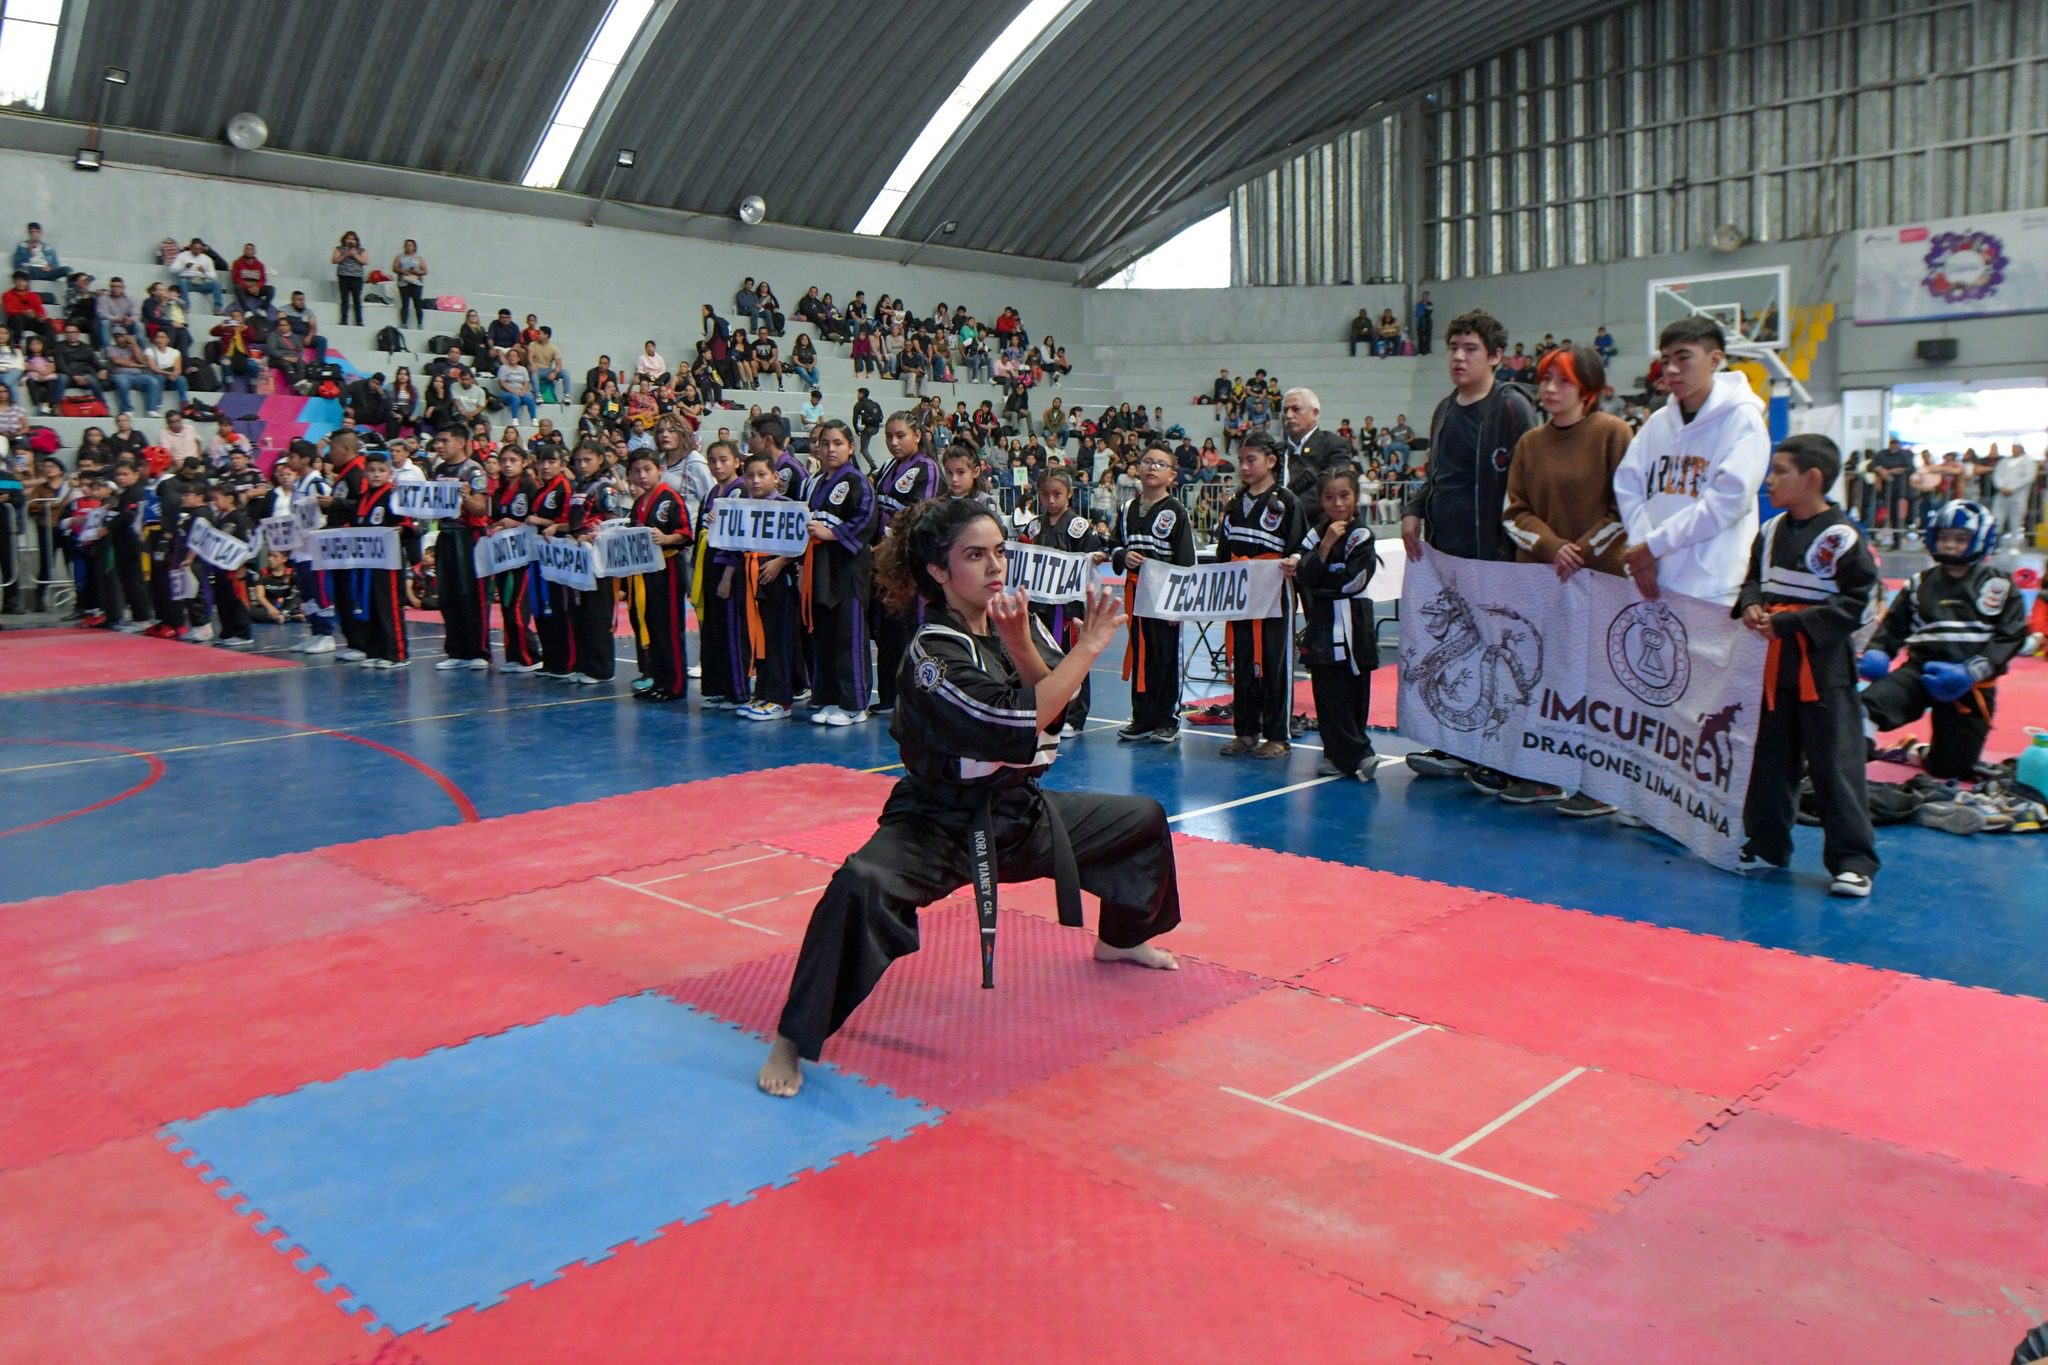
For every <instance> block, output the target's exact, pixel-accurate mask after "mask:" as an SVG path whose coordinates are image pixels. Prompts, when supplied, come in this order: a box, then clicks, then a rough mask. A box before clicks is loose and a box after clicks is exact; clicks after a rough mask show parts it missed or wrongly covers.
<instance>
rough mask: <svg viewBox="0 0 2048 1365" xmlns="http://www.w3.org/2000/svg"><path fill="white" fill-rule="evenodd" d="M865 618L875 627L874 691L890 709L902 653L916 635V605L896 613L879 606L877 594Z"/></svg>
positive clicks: (883, 706)
mask: <svg viewBox="0 0 2048 1365" xmlns="http://www.w3.org/2000/svg"><path fill="white" fill-rule="evenodd" d="M868 619H869V620H871V621H873V622H874V626H875V691H876V692H877V693H878V694H879V695H880V697H881V705H882V708H883V709H884V710H889V709H892V708H894V707H895V705H896V674H897V673H898V671H900V670H901V669H902V667H903V656H904V655H905V654H908V653H909V652H910V642H911V641H912V640H913V639H915V638H916V637H917V608H916V607H912V608H911V609H910V610H909V611H908V612H906V613H904V614H903V615H901V616H898V615H896V614H895V613H893V612H891V611H890V610H889V609H888V608H886V607H884V606H883V605H882V598H881V594H879V593H877V594H876V595H875V597H874V598H873V600H872V601H871V602H870V604H869V612H868Z"/></svg>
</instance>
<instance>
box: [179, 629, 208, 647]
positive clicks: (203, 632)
mask: <svg viewBox="0 0 2048 1365" xmlns="http://www.w3.org/2000/svg"><path fill="white" fill-rule="evenodd" d="M185 638H186V639H187V640H190V641H191V642H192V643H193V644H199V645H203V644H205V643H206V642H207V641H208V640H211V639H212V638H213V627H212V626H210V625H208V626H194V627H192V629H190V630H189V631H186V632H185Z"/></svg>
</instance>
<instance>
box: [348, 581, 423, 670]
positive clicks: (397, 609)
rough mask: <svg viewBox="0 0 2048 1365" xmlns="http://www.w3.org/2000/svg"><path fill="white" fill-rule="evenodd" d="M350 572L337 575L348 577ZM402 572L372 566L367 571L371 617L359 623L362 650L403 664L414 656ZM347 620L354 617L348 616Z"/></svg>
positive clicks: (373, 656)
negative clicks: (407, 631) (409, 642)
mask: <svg viewBox="0 0 2048 1365" xmlns="http://www.w3.org/2000/svg"><path fill="white" fill-rule="evenodd" d="M345 576H346V575H337V577H345ZM401 577H402V575H401V574H400V573H399V571H398V570H397V569H371V570H369V571H368V572H367V578H368V584H369V591H368V592H367V594H366V599H367V601H368V603H369V614H368V616H367V617H366V618H365V619H364V620H362V621H361V622H358V624H359V625H360V626H361V627H362V630H363V644H362V645H361V646H360V648H361V649H362V651H363V652H364V653H365V654H367V655H369V656H370V657H371V658H373V659H389V660H391V662H393V663H403V662H405V661H406V660H408V659H410V658H411V657H412V654H411V651H409V650H408V649H407V648H406V638H405V598H404V595H403V589H402V588H401V587H400V586H399V579H400V578H401ZM342 619H343V620H345V621H346V620H352V619H354V618H353V616H352V615H351V616H345V617H343V618H342Z"/></svg>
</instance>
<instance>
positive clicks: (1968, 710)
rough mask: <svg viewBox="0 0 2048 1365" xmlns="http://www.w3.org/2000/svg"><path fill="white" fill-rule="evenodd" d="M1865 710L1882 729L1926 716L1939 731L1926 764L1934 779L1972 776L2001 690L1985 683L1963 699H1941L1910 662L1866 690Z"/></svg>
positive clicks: (1924, 764)
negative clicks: (1928, 687) (1928, 688)
mask: <svg viewBox="0 0 2048 1365" xmlns="http://www.w3.org/2000/svg"><path fill="white" fill-rule="evenodd" d="M1863 709H1864V710H1865V711H1866V712H1868V713H1869V715H1870V719H1871V720H1872V721H1873V722H1874V723H1875V724H1876V726H1877V728H1878V730H1879V731H1880V732H1883V731H1886V730H1896V729H1898V728H1900V727H1901V726H1904V725H1910V724H1912V723H1913V722H1914V721H1916V720H1918V719H1920V717H1922V716H1927V717H1928V718H1929V719H1930V720H1931V721H1932V722H1933V728H1934V734H1933V737H1932V738H1931V739H1930V740H1929V742H1928V745H1927V756H1926V758H1925V759H1923V760H1922V766H1924V767H1925V768H1926V769H1927V772H1928V775H1929V776H1931V777H1947V778H1957V779H1962V780H1968V779H1970V778H1973V777H1975V776H1976V775H1977V761H1978V760H1979V759H1981V758H1983V757H1984V741H1985V740H1986V739H1988V738H1989V737H1990V735H1991V718H1992V717H1993V716H1995V715H1996V714H1998V689H1997V688H1995V687H1980V688H1976V689H1973V690H1972V691H1970V692H1969V693H1967V694H1966V695H1965V696H1964V697H1963V698H1962V699H1961V700H1959V701H1936V700H1935V699H1934V698H1933V696H1932V695H1930V694H1929V693H1928V691H1927V684H1926V683H1925V682H1923V681H1921V678H1920V665H1919V664H1918V663H1917V662H1915V661H1913V660H1908V661H1907V662H1905V663H1903V664H1900V665H1899V666H1898V667H1897V668H1894V669H1893V670H1892V671H1891V672H1889V673H1887V674H1885V675H1884V676H1883V677H1882V678H1879V679H1878V680H1877V681H1876V682H1874V683H1872V684H1871V685H1870V686H1868V687H1866V688H1864V689H1863ZM1858 752H1861V750H1859V751H1858Z"/></svg>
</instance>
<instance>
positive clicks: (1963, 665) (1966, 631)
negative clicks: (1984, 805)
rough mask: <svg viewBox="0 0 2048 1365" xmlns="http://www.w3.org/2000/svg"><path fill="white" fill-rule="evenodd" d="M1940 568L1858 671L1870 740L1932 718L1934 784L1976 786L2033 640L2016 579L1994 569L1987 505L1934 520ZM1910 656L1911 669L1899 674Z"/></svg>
mask: <svg viewBox="0 0 2048 1365" xmlns="http://www.w3.org/2000/svg"><path fill="white" fill-rule="evenodd" d="M1926 540H1927V553H1929V554H1930V555H1933V556H1934V559H1935V565H1934V567H1933V568H1931V569H1923V570H1921V571H1920V572H1919V573H1916V574H1914V575H1913V577H1912V578H1911V579H1909V580H1908V581H1907V583H1906V586H1905V587H1904V588H1903V589H1901V590H1900V592H1899V595H1898V596H1897V597H1895V598H1893V599H1892V605H1891V609H1890V610H1889V611H1887V612H1886V613H1885V614H1884V621H1883V622H1882V623H1881V624H1880V625H1879V626H1878V628H1877V634H1875V635H1873V636H1871V637H1870V645H1869V648H1868V649H1866V650H1865V652H1864V655H1863V659H1862V662H1861V664H1860V665H1859V666H1858V672H1860V673H1861V674H1862V675H1863V676H1864V677H1866V678H1868V679H1870V680H1871V683H1870V686H1869V687H1867V688H1865V689H1864V690H1863V709H1864V711H1865V712H1866V713H1868V715H1869V717H1870V722H1871V723H1870V725H1869V727H1867V729H1866V731H1865V733H1866V734H1868V735H1870V736H1871V737H1872V738H1875V736H1876V735H1877V734H1878V733H1879V732H1881V731H1886V730H1896V729H1898V728H1900V727H1901V726H1904V725H1910V724H1912V723H1913V722H1914V721H1915V720H1918V719H1919V718H1920V717H1921V716H1923V715H1926V716H1931V717H1932V721H1933V727H1934V735H1933V742H1932V743H1931V744H1929V745H1928V747H1927V753H1926V755H1925V756H1924V757H1923V758H1922V759H1921V763H1922V765H1923V766H1924V767H1925V768H1926V769H1927V772H1928V774H1929V775H1930V776H1933V777H1944V778H1953V779H1956V780H1959V781H1969V780H1970V779H1972V778H1974V777H1976V776H1977V760H1978V759H1979V758H1981V757H1983V755H1984V741H1985V739H1986V738H1987V737H1988V736H1989V735H1990V734H1991V717H1992V716H1993V714H1995V713H1996V711H1997V708H1998V687H1997V681H1998V678H1999V675H2000V674H2002V673H2004V672H2005V671H2006V669H2008V668H2010V667H2011V666H2012V660H2013V656H2014V655H2015V654H2017V653H2019V651H2020V647H2021V646H2022V645H2024V644H2025V643H2026V640H2027V613H2026V604H2025V603H2024V602H2023V601H2022V600H2021V599H2020V595H2019V594H2018V593H2017V592H2015V591H2013V586H2012V579H2011V577H2010V576H2008V575H2007V574H2006V573H2005V572H2004V571H2003V570H2001V569H1999V568H1998V567H1997V566H1995V565H1993V564H1991V563H1989V562H1988V557H1989V556H1990V554H1991V551H1992V550H1993V549H1995V548H1996V547H1997V544H1998V528H1997V524H1996V523H1995V522H1994V521H1993V520H1992V517H1991V513H1990V511H1989V510H1988V509H1987V508H1985V507H1984V506H1983V505H1982V504H1981V503H1974V502H1950V503H1947V504H1945V505H1943V506H1942V507H1940V508H1939V509H1937V510H1936V511H1935V513H1934V514H1933V515H1932V516H1931V517H1929V518H1928V519H1927V529H1926ZM1901 649H1904V650H1905V651H1906V661H1905V662H1904V663H1902V664H1900V665H1899V666H1898V667H1897V668H1893V667H1892V656H1893V655H1894V654H1897V653H1898V652H1899V651H1900V650H1901Z"/></svg>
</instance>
